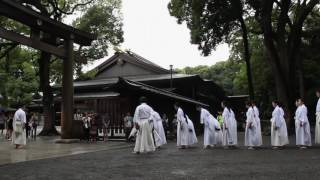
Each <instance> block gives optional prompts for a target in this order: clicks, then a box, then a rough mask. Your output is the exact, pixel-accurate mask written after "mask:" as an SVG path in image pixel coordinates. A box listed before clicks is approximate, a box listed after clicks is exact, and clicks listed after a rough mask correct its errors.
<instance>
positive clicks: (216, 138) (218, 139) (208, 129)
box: [197, 106, 222, 148]
mask: <svg viewBox="0 0 320 180" xmlns="http://www.w3.org/2000/svg"><path fill="white" fill-rule="evenodd" d="M197 110H198V111H200V123H201V124H203V125H204V136H203V147H204V148H208V147H214V146H215V145H218V144H221V143H222V130H221V127H220V124H219V122H218V120H217V119H216V118H214V116H213V115H212V114H210V112H209V111H208V110H206V109H204V108H202V107H201V106H197Z"/></svg>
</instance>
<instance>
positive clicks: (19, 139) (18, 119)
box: [12, 108, 27, 145]
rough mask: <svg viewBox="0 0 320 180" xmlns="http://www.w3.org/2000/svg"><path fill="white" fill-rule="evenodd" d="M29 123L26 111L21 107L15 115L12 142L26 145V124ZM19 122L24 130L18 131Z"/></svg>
mask: <svg viewBox="0 0 320 180" xmlns="http://www.w3.org/2000/svg"><path fill="white" fill-rule="evenodd" d="M26 123H27V118H26V113H25V112H24V111H23V110H22V109H21V108H20V109H18V110H17V111H16V112H15V114H14V116H13V122H12V125H13V133H12V143H13V144H16V145H26V144H27V136H26V129H25V124H26ZM17 124H21V126H22V127H23V131H22V132H20V133H18V132H17V131H16V127H17Z"/></svg>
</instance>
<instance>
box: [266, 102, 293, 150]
mask: <svg viewBox="0 0 320 180" xmlns="http://www.w3.org/2000/svg"><path fill="white" fill-rule="evenodd" d="M270 121H271V146H284V145H287V144H289V139H288V130H287V124H286V121H285V119H284V111H283V109H282V108H281V107H279V106H277V107H275V108H274V110H273V112H272V118H271V120H270Z"/></svg>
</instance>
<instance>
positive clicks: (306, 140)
mask: <svg viewBox="0 0 320 180" xmlns="http://www.w3.org/2000/svg"><path fill="white" fill-rule="evenodd" d="M307 115H308V110H307V107H306V106H305V105H304V104H303V105H301V106H299V107H298V108H297V110H296V114H295V126H296V145H298V146H311V133H310V124H309V120H308V116H307Z"/></svg>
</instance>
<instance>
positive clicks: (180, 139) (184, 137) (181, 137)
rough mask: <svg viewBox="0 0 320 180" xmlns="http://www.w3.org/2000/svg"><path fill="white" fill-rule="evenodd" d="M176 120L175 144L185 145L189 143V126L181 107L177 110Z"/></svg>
mask: <svg viewBox="0 0 320 180" xmlns="http://www.w3.org/2000/svg"><path fill="white" fill-rule="evenodd" d="M177 122H178V124H177V146H187V145H189V142H188V138H189V127H188V123H187V119H186V118H185V114H184V112H183V110H182V109H181V108H179V109H178V111H177Z"/></svg>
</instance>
